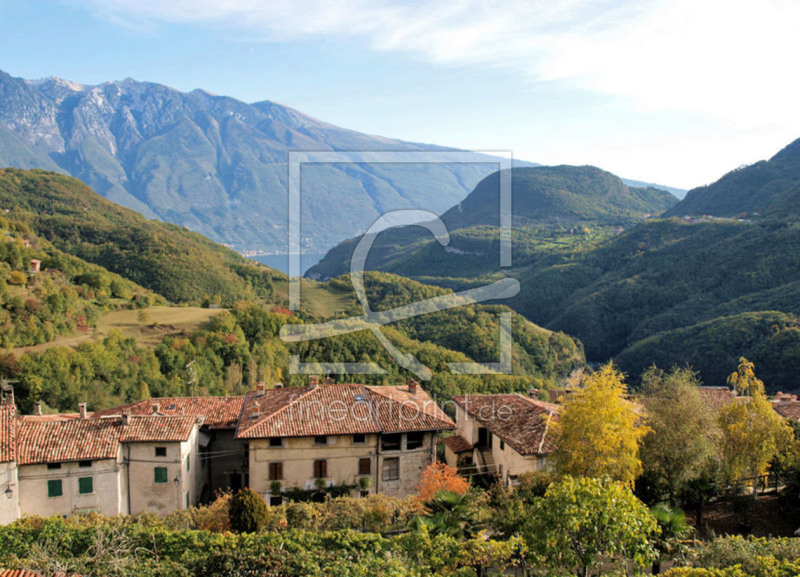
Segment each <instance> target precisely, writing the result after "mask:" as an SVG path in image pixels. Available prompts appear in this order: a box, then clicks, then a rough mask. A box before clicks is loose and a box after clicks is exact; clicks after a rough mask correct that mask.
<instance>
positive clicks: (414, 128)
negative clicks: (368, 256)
mask: <svg viewBox="0 0 800 577" xmlns="http://www.w3.org/2000/svg"><path fill="white" fill-rule="evenodd" d="M0 20H2V24H3V25H2V29H3V34H2V35H0V54H2V55H3V57H2V60H0V68H2V69H3V70H5V71H7V72H9V73H10V74H12V75H14V76H22V77H25V78H39V77H43V76H50V75H55V76H60V77H62V78H66V79H69V80H74V81H77V82H81V83H85V84H94V83H99V82H103V81H106V80H119V79H122V78H125V77H129V76H130V77H133V78H136V79H137V80H149V81H154V82H160V83H164V84H168V85H170V86H173V87H175V88H178V89H181V90H191V89H193V88H204V89H206V90H209V91H211V92H215V93H218V94H226V95H230V96H234V97H236V98H240V99H242V100H245V101H249V102H252V101H257V100H275V101H278V102H281V103H284V104H287V105H290V106H293V107H295V108H297V109H299V110H301V111H302V112H305V113H307V114H310V115H312V116H315V117H318V118H320V119H322V120H325V121H328V122H331V123H334V124H338V125H341V126H345V127H348V128H353V129H356V130H361V131H364V132H368V133H372V134H380V135H384V136H390V137H395V138H402V139H405V140H413V141H420V142H430V143H436V144H442V145H449V146H454V147H461V148H471V149H476V150H512V151H513V153H514V155H515V156H516V157H518V158H523V159H526V160H531V161H535V162H541V163H545V164H556V163H565V164H594V165H597V166H600V167H602V168H605V169H608V170H611V171H612V172H615V173H616V174H619V175H622V176H625V177H628V178H637V179H641V180H649V181H655V182H661V183H663V184H668V185H673V186H680V187H685V188H690V187H693V186H697V185H701V184H705V183H708V182H711V181H713V180H715V179H716V178H718V177H719V176H721V175H722V174H723V173H725V172H727V171H728V170H731V169H733V168H736V167H737V166H739V165H741V164H745V163H751V162H754V161H757V160H760V159H762V158H766V157H768V156H771V155H772V154H773V153H775V152H776V151H777V150H778V149H780V148H781V147H782V146H784V145H785V144H788V143H789V142H790V141H792V140H794V139H795V138H798V137H800V114H798V107H797V105H796V102H798V101H800V79H798V78H797V75H796V73H795V70H796V66H797V64H796V57H797V54H800V35H797V34H796V30H797V29H800V3H798V2H797V1H796V0H759V1H755V2H750V1H739V0H728V1H726V2H721V1H718V0H703V1H702V2H698V1H697V0H670V1H666V0H635V1H634V0H630V1H627V0H618V1H611V0H557V1H553V0H550V1H548V2H537V1H531V2H497V1H495V0H474V1H471V0H466V1H464V2H458V3H454V2H452V1H447V2H446V1H444V0H442V1H440V0H429V1H427V2H416V1H415V2H405V3H389V2H384V1H383V0H371V1H365V0H339V1H337V2H323V1H321V0H307V1H304V2H296V1H284V0H275V1H270V2H266V1H263V0H30V1H27V2H19V1H15V0H0Z"/></svg>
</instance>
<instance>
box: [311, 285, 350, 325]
mask: <svg viewBox="0 0 800 577" xmlns="http://www.w3.org/2000/svg"><path fill="white" fill-rule="evenodd" d="M301 282H302V284H301V286H300V302H301V303H302V306H303V307H304V308H306V309H308V311H309V312H310V313H311V314H313V315H315V316H319V317H336V316H341V314H342V312H343V311H345V310H347V309H349V308H350V307H352V306H353V304H354V302H355V301H354V299H353V293H352V292H347V291H340V290H337V289H334V288H332V287H330V286H327V285H322V284H320V283H318V282H316V281H312V280H307V279H303V280H302V281H301Z"/></svg>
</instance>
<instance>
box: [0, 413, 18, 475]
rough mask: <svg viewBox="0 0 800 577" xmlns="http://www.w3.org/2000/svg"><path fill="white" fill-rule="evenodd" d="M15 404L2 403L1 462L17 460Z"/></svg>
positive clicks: (0, 429)
mask: <svg viewBox="0 0 800 577" xmlns="http://www.w3.org/2000/svg"><path fill="white" fill-rule="evenodd" d="M15 413H16V409H15V408H14V405H10V404H9V405H0V463H8V462H9V461H14V460H16V439H15V437H16V435H15V432H16V422H15V419H14V414H15Z"/></svg>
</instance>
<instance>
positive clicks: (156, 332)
mask: <svg viewBox="0 0 800 577" xmlns="http://www.w3.org/2000/svg"><path fill="white" fill-rule="evenodd" d="M222 310H223V309H205V308H200V307H167V306H155V307H149V308H146V309H140V310H121V311H113V312H110V313H107V314H104V315H103V316H102V317H100V319H99V320H98V322H97V328H96V329H94V330H92V331H90V332H87V333H83V334H78V335H67V336H59V337H57V338H56V340H54V341H51V342H49V343H43V344H41V345H34V346H30V347H17V348H15V349H14V350H13V351H12V352H13V353H14V354H15V355H17V356H19V355H22V354H24V353H31V352H42V351H45V350H47V349H49V348H51V347H59V346H66V347H76V346H78V345H79V344H81V343H83V342H86V341H99V340H101V339H103V338H104V337H105V336H107V335H108V334H109V333H110V332H111V331H112V330H117V331H119V332H121V333H122V334H123V336H126V337H132V338H135V339H136V340H137V341H138V343H139V344H140V345H145V346H152V347H154V346H156V345H157V344H158V343H159V342H161V339H162V338H164V336H166V335H179V334H188V333H191V332H192V331H195V330H197V329H198V328H200V326H201V325H202V324H203V323H205V322H207V321H208V320H209V319H211V318H213V317H214V316H216V315H218V314H219V313H220V312H222ZM142 311H144V312H146V318H144V319H141V318H140V316H139V315H140V314H141V313H142Z"/></svg>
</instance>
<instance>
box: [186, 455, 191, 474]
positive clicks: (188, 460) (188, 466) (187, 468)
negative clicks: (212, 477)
mask: <svg viewBox="0 0 800 577" xmlns="http://www.w3.org/2000/svg"><path fill="white" fill-rule="evenodd" d="M191 458H192V456H191V455H186V470H187V471H188V470H189V469H191V468H192V464H191V462H190V461H191Z"/></svg>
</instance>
